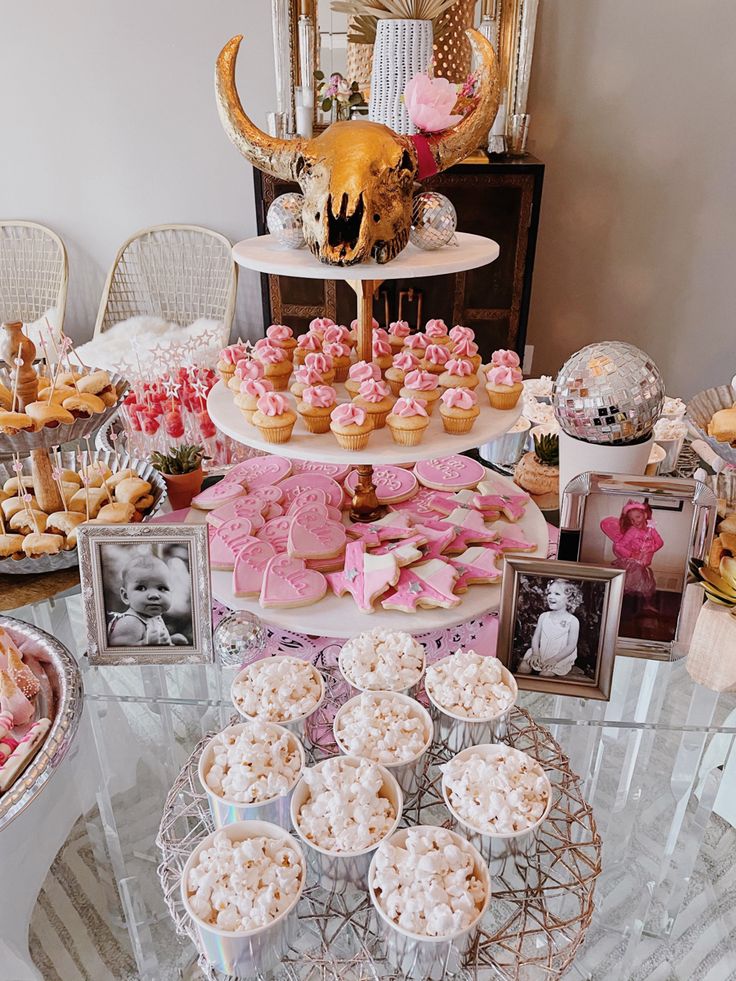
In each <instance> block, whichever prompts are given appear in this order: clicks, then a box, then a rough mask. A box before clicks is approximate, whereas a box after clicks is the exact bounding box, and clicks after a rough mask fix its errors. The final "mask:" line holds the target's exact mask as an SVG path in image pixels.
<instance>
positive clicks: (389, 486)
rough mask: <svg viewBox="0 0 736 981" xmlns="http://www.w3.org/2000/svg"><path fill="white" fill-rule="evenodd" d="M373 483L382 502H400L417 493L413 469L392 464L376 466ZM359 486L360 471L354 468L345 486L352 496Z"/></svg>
mask: <svg viewBox="0 0 736 981" xmlns="http://www.w3.org/2000/svg"><path fill="white" fill-rule="evenodd" d="M373 483H374V485H375V488H376V495H377V497H378V500H379V501H380V502H381V503H382V504H398V503H399V502H401V501H406V500H407V499H408V498H410V497H412V496H413V495H414V494H415V493H416V491H417V487H418V484H417V478H416V477H415V476H414V474H413V473H412V472H411V470H404V468H403V467H392V466H383V467H374V468H373ZM357 486H358V471H357V470H353V471H352V473H349V474H348V476H347V477H346V479H345V482H344V483H343V487H344V488H345V490H346V491H347V493H348V494H349V495H350V496H351V497H352V495H353V494H354V493H355V488H356V487H357Z"/></svg>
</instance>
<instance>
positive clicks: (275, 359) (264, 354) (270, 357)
mask: <svg viewBox="0 0 736 981" xmlns="http://www.w3.org/2000/svg"><path fill="white" fill-rule="evenodd" d="M255 354H256V357H257V358H258V360H259V361H262V362H263V363H264V364H282V363H283V362H284V361H288V360H289V356H288V354H287V353H286V351H284V350H282V349H281V348H280V347H274V346H273V344H264V345H263V347H261V348H258V349H257V350H256V352H255Z"/></svg>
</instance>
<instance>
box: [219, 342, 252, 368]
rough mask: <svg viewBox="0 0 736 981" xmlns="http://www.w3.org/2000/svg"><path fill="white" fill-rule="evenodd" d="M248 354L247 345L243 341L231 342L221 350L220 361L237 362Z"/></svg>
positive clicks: (226, 362)
mask: <svg viewBox="0 0 736 981" xmlns="http://www.w3.org/2000/svg"><path fill="white" fill-rule="evenodd" d="M245 354H246V350H245V345H244V344H242V343H240V342H239V343H238V344H230V345H228V347H224V348H223V349H222V350H221V351H220V361H222V362H223V363H224V364H237V363H238V361H240V360H241V358H243V357H244V355H245Z"/></svg>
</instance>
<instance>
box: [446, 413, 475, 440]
mask: <svg viewBox="0 0 736 981" xmlns="http://www.w3.org/2000/svg"><path fill="white" fill-rule="evenodd" d="M440 415H442V413H440ZM476 419H477V416H467V417H465V418H462V419H461V418H458V417H457V416H444V415H443V416H442V425H443V426H444V427H445V432H446V433H451V434H452V435H454V436H459V435H461V434H462V433H469V432H470V430H471V429H472V428H473V423H474V422H475V420H476Z"/></svg>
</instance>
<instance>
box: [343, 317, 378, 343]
mask: <svg viewBox="0 0 736 981" xmlns="http://www.w3.org/2000/svg"><path fill="white" fill-rule="evenodd" d="M378 326H379V324H378V321H377V320H376V318H375V317H371V330H375V329H376V327H378ZM350 336H351V337H352V338H353V340H354V341H355V343H356V344H357V343H358V321H357V319H356V320H351V321H350Z"/></svg>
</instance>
